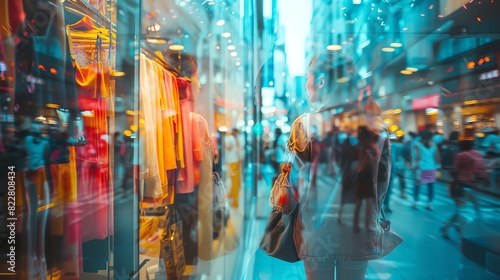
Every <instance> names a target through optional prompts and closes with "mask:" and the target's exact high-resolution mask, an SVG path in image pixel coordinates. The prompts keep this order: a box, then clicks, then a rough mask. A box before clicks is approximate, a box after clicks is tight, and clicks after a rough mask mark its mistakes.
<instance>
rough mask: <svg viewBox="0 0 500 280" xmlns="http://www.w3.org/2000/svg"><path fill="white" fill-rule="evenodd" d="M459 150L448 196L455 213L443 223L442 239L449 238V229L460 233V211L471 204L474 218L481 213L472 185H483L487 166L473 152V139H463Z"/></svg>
mask: <svg viewBox="0 0 500 280" xmlns="http://www.w3.org/2000/svg"><path fill="white" fill-rule="evenodd" d="M458 146H459V148H460V153H458V154H457V155H456V157H455V160H454V163H453V167H454V168H455V171H456V172H454V173H453V174H454V175H455V177H454V180H453V182H452V183H451V184H450V196H451V198H452V199H453V202H454V203H455V206H456V208H455V212H454V213H453V215H452V216H451V217H450V218H449V219H448V221H446V222H445V225H444V226H443V227H442V228H441V234H442V235H443V237H444V238H449V236H448V229H449V228H450V227H455V228H456V229H457V231H460V227H459V225H458V220H459V218H460V211H461V209H462V208H463V207H464V206H465V205H466V204H467V202H471V203H472V205H473V207H474V210H475V212H476V216H477V217H478V218H480V217H481V212H480V209H479V203H478V201H477V198H476V196H475V194H474V190H473V188H474V185H477V184H484V183H485V181H486V180H487V178H488V173H487V171H486V169H487V166H486V163H485V162H484V158H483V156H482V154H481V153H480V152H478V151H476V150H474V148H473V147H474V138H463V139H461V140H460V142H459V143H458Z"/></svg>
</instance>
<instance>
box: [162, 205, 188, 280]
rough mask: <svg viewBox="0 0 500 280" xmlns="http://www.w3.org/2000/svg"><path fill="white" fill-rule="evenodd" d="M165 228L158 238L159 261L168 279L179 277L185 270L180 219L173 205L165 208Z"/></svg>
mask: <svg viewBox="0 0 500 280" xmlns="http://www.w3.org/2000/svg"><path fill="white" fill-rule="evenodd" d="M166 219H167V221H166V223H165V230H164V231H163V232H162V234H161V238H160V246H161V250H160V258H161V259H162V260H163V262H160V264H161V266H163V267H162V269H165V271H166V274H167V278H168V279H181V277H182V275H183V274H184V271H186V262H185V258H184V243H183V239H182V219H181V217H180V215H179V213H178V211H177V209H176V208H175V207H171V206H169V207H168V208H167V217H166Z"/></svg>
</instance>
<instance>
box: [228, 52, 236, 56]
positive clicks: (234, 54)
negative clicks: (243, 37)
mask: <svg viewBox="0 0 500 280" xmlns="http://www.w3.org/2000/svg"><path fill="white" fill-rule="evenodd" d="M229 55H230V56H237V55H238V53H237V52H230V53H229Z"/></svg>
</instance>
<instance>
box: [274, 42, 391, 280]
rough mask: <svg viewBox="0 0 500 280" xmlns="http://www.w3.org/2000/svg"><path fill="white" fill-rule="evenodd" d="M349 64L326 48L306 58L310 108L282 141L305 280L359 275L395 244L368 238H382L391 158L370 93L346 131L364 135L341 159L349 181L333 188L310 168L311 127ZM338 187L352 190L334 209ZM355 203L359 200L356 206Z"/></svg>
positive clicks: (313, 154) (314, 158)
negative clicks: (293, 191) (356, 120)
mask: <svg viewBox="0 0 500 280" xmlns="http://www.w3.org/2000/svg"><path fill="white" fill-rule="evenodd" d="M349 67H351V65H349V63H347V62H346V61H345V60H344V59H343V58H342V57H340V56H338V54H335V53H334V52H329V51H324V52H321V53H319V54H318V55H316V56H315V57H314V58H313V59H312V60H311V62H310V64H309V67H308V71H307V83H306V89H307V94H308V98H309V102H310V103H309V104H311V110H310V111H309V113H307V114H304V115H301V116H299V117H298V118H296V119H295V121H294V122H293V124H292V127H291V132H290V137H289V139H288V144H287V147H288V149H289V151H290V152H291V153H292V154H293V156H294V159H293V161H292V162H291V167H292V168H291V170H290V171H289V172H290V173H289V177H290V184H291V185H292V186H294V189H296V190H297V192H298V195H297V197H298V199H299V204H298V205H299V206H298V207H297V208H295V210H294V211H298V212H297V213H296V221H295V227H294V240H295V248H296V249H297V254H298V257H299V258H300V259H302V260H303V263H304V267H305V272H306V278H307V279H308V280H314V279H334V278H335V279H337V280H363V279H365V274H366V270H367V268H368V261H369V260H373V259H378V258H382V257H384V256H386V255H387V254H389V253H390V252H391V251H392V250H393V249H394V248H395V247H397V245H398V244H399V243H398V244H396V245H393V246H391V248H390V249H389V248H384V245H385V243H384V242H378V241H377V242H372V241H373V240H384V238H383V237H382V235H383V234H384V229H382V227H381V226H380V224H379V216H380V211H381V208H382V202H383V200H384V197H385V194H386V192H387V186H388V183H389V173H390V157H391V153H390V145H389V137H388V132H387V129H386V128H385V127H384V125H383V122H382V121H381V120H380V119H379V116H380V114H381V110H380V107H378V105H377V104H376V103H375V101H374V100H373V99H371V98H370V99H368V103H366V104H364V105H362V106H361V107H360V108H359V115H360V116H359V120H360V124H359V125H358V126H356V127H353V129H355V130H356V131H358V130H359V131H361V132H362V134H363V137H365V141H364V142H363V145H362V148H360V149H358V150H357V155H358V156H357V157H355V158H352V160H351V163H350V164H349V165H346V166H349V167H346V168H350V170H351V171H353V174H355V173H357V174H358V176H359V177H358V178H356V177H355V178H352V179H353V181H352V182H351V183H352V184H351V183H347V182H344V183H343V184H345V185H343V186H342V187H337V186H338V185H337V186H329V185H326V184H325V182H324V181H325V180H331V178H330V176H329V175H328V174H325V173H323V172H318V165H319V164H318V161H319V157H320V153H323V152H324V151H322V150H321V149H320V147H321V145H319V144H318V142H316V141H314V139H313V138H314V137H313V135H314V128H315V127H319V126H320V125H321V122H322V117H321V114H322V110H323V109H327V108H329V107H330V106H332V105H334V104H337V103H338V100H339V96H337V92H338V91H337V90H336V89H337V88H338V87H339V86H340V85H339V84H338V83H337V77H339V76H344V75H350V74H349V73H354V71H346V72H344V71H345V70H346V69H347V68H349ZM358 127H361V128H360V129H358ZM360 147H361V146H360ZM328 160H334V159H332V158H328ZM344 171H345V170H344ZM344 171H343V172H344ZM337 176H342V175H340V174H339V175H337ZM354 176H356V175H354ZM334 181H335V182H341V181H342V180H340V179H338V180H335V179H334ZM353 182H355V183H353ZM343 189H349V191H350V192H353V193H354V197H355V200H354V204H353V205H349V206H350V207H345V209H344V210H343V213H342V214H340V213H339V211H338V209H339V206H340V205H339V204H340V201H341V198H340V197H341V196H342V194H341V192H342V190H343ZM325 190H327V192H325ZM310 192H317V193H318V194H319V195H318V196H316V195H314V194H311V193H310ZM273 199H275V198H273V196H271V198H270V201H271V203H272V204H273V203H280V202H279V201H278V200H279V198H276V199H278V200H276V201H275V200H273ZM273 201H274V202H273ZM356 202H362V207H356V206H355V205H356ZM348 203H351V202H348ZM359 204H360V205H361V203H359ZM353 206H354V207H353ZM339 215H342V216H343V217H340V218H339ZM339 219H340V220H341V223H339V222H338V220H339ZM360 221H362V222H360Z"/></svg>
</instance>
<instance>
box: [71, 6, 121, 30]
mask: <svg viewBox="0 0 500 280" xmlns="http://www.w3.org/2000/svg"><path fill="white" fill-rule="evenodd" d="M64 8H65V9H66V11H68V12H70V13H73V14H76V15H80V16H82V17H83V16H89V17H90V18H92V20H93V21H94V22H95V23H97V24H98V25H100V26H102V27H107V28H109V27H110V26H111V28H112V29H113V32H115V31H116V30H115V29H116V25H115V24H114V23H112V22H111V20H110V19H108V18H107V17H105V16H104V15H102V14H101V13H100V12H99V11H98V10H97V9H96V8H94V6H92V5H90V4H89V3H88V2H86V1H84V0H66V1H64Z"/></svg>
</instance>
